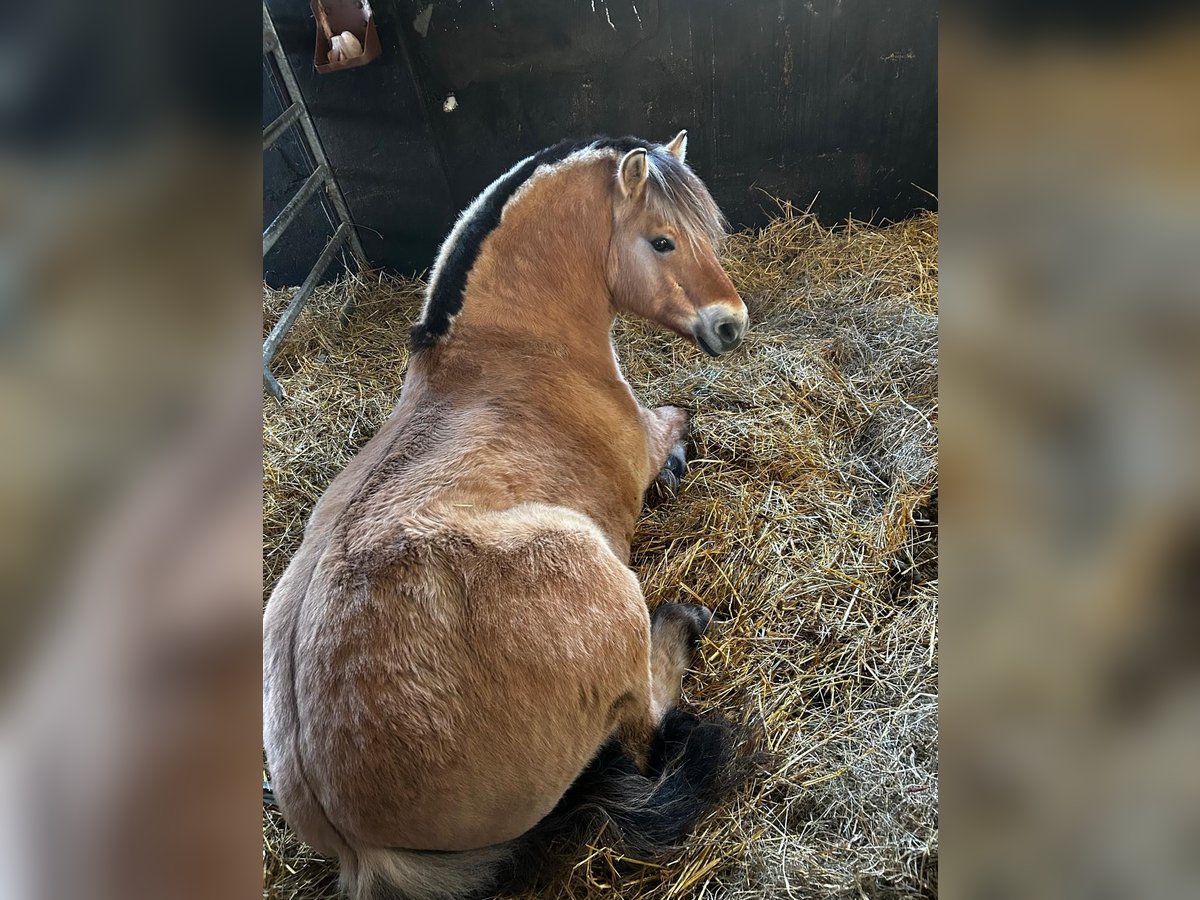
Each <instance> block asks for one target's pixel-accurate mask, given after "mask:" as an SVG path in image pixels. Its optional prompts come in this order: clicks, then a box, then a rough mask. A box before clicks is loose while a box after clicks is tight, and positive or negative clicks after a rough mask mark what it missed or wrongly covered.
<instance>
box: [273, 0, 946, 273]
mask: <svg viewBox="0 0 1200 900" xmlns="http://www.w3.org/2000/svg"><path fill="white" fill-rule="evenodd" d="M269 6H270V7H271V9H272V13H273V15H274V16H275V20H276V25H277V27H278V29H279V31H280V35H281V38H282V40H283V42H284V45H285V47H286V48H287V51H288V56H289V58H290V59H291V61H292V64H293V66H294V67H295V69H296V72H297V76H298V77H299V79H300V82H301V85H302V88H303V90H304V93H305V97H306V99H307V101H308V104H309V108H310V110H311V111H312V113H313V115H314V117H315V118H316V121H317V128H318V130H319V131H320V133H321V135H322V138H323V141H324V143H325V148H326V151H327V153H328V155H329V157H330V160H331V162H332V164H333V166H334V168H335V169H336V171H337V173H338V178H339V180H340V182H341V185H342V189H343V191H344V192H345V194H346V197H347V200H348V202H349V205H350V208H351V211H352V212H353V214H354V216H355V219H356V221H357V222H358V223H359V224H360V225H361V226H362V229H361V235H362V238H363V243H364V245H365V247H366V250H367V254H368V255H369V256H370V257H371V259H372V261H373V262H374V263H377V264H379V265H382V266H385V267H388V268H391V269H395V270H399V271H403V272H409V271H419V270H421V269H424V268H425V267H426V266H428V264H429V263H430V261H431V260H432V258H433V255H434V251H435V250H436V247H437V244H438V242H439V241H440V239H441V237H442V236H443V235H444V234H445V232H446V231H447V229H448V228H449V226H450V224H451V223H452V222H453V219H454V216H455V215H457V213H458V210H460V209H461V208H462V207H463V206H465V205H466V204H467V203H469V202H470V200H471V198H472V197H473V196H474V195H475V194H476V193H477V192H478V191H479V190H480V189H481V188H483V187H484V186H486V185H487V184H488V183H489V182H490V181H491V180H492V179H494V178H495V177H496V176H497V175H499V174H500V173H501V172H503V171H504V170H505V169H507V168H508V167H509V166H510V165H512V163H514V162H516V161H517V160H518V159H520V158H522V157H523V156H526V155H528V154H529V153H532V152H534V151H535V150H538V149H540V148H542V147H544V146H546V145H548V144H551V143H554V142H555V141H558V140H560V139H561V138H563V137H568V136H585V135H589V134H592V133H596V132H604V133H609V134H629V133H632V134H637V135H640V136H643V137H649V138H656V139H659V140H666V139H668V138H670V137H672V136H673V135H674V134H675V132H676V131H677V130H678V129H680V128H687V129H688V132H689V145H688V159H689V161H690V162H691V163H692V164H693V166H694V167H695V168H696V170H697V171H698V172H699V174H700V175H701V177H702V178H704V179H705V181H706V182H707V183H708V185H709V187H710V189H711V190H712V192H713V194H714V196H715V197H716V198H717V200H718V202H719V203H720V204H721V207H722V208H723V209H724V210H725V212H726V214H727V215H728V216H729V217H730V219H732V220H733V222H734V223H735V224H737V225H754V224H757V223H761V222H762V221H763V220H764V219H765V217H766V215H767V213H768V211H769V210H770V209H771V208H772V205H773V204H772V202H771V200H770V199H769V196H768V195H774V196H778V197H782V198H787V199H790V200H793V201H796V202H799V203H801V204H803V205H808V204H809V203H810V202H812V203H813V209H814V211H815V212H816V213H817V214H818V215H819V216H820V217H821V218H822V219H823V220H825V221H830V222H833V221H838V220H842V219H844V218H845V217H846V216H848V215H853V216H855V217H856V218H864V219H865V218H872V217H873V218H875V219H881V218H888V219H899V218H903V217H905V216H907V215H909V214H911V213H912V212H913V211H914V210H917V209H925V208H930V207H931V206H934V205H935V203H936V201H934V200H933V198H932V197H931V193H936V190H937V184H936V182H937V5H936V2H935V0H897V2H893V0H801V2H778V0H777V2H766V0H741V2H738V0H723V2H720V0H691V2H689V0H594V2H593V0H490V2H489V0H461V2H455V0H434V2H432V3H430V2H428V0H376V2H374V4H373V6H374V9H375V12H376V18H377V20H378V23H379V33H380V37H381V40H382V44H383V56H381V57H380V58H379V59H378V60H376V61H375V62H373V63H372V64H370V65H369V66H366V67H364V68H361V69H354V70H350V71H346V72H341V73H336V74H331V75H317V74H316V72H315V71H314V70H313V68H312V52H313V33H314V28H315V25H314V23H313V21H312V16H311V13H310V11H309V7H308V3H307V0H272V2H270V3H269ZM593 8H594V11H593ZM269 94H270V92H269V91H268V90H267V86H266V82H265V79H264V122H265V121H269V119H270V118H272V117H273V116H274V115H275V114H276V113H278V111H279V106H278V104H277V102H276V101H275V98H274V97H272V96H270V95H269ZM450 95H453V96H454V99H455V102H456V104H457V108H456V109H454V110H453V111H452V112H445V111H443V106H444V104H445V101H446V99H447V98H448V97H449V96H450ZM300 152H301V151H300V148H299V146H298V145H297V144H296V143H295V141H294V140H292V141H285V142H283V144H282V146H281V147H280V149H279V150H272V151H271V152H269V153H268V154H267V158H266V159H265V160H264V165H265V172H264V183H265V185H266V209H265V210H264V215H265V216H266V217H267V218H268V219H269V217H270V216H271V215H273V213H274V212H275V211H276V210H277V209H278V208H279V207H280V206H281V205H282V203H283V202H284V201H286V199H287V197H288V196H289V195H290V193H291V192H292V191H294V190H295V188H296V187H297V186H298V185H299V183H300V181H302V180H303V178H304V176H305V175H306V174H307V168H306V166H307V163H306V161H304V160H303V159H302V158H301V156H300ZM326 229H327V226H326V225H325V224H324V219H323V218H322V216H321V213H320V211H319V209H318V208H317V207H316V204H314V205H313V209H312V210H310V211H309V215H308V216H307V217H306V218H305V219H304V220H302V222H301V223H300V225H299V226H298V228H297V231H296V232H295V233H292V232H289V234H288V236H287V237H286V238H285V240H284V241H283V242H281V243H283V244H286V246H284V247H281V248H279V249H277V250H276V251H275V252H273V253H272V256H271V257H270V258H269V259H268V267H267V275H268V280H270V281H272V282H273V283H291V282H295V281H296V280H297V279H298V278H299V277H301V276H303V274H304V272H305V271H306V270H307V266H308V263H309V262H310V261H311V260H312V259H313V258H315V255H316V253H317V252H318V251H319V249H320V246H321V244H322V243H323V240H324V237H325V235H326V234H327V233H328V232H327V230H326Z"/></svg>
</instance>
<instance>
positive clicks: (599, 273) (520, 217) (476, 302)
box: [459, 167, 615, 368]
mask: <svg viewBox="0 0 1200 900" xmlns="http://www.w3.org/2000/svg"><path fill="white" fill-rule="evenodd" d="M579 168H580V171H569V172H563V173H559V174H556V175H552V176H548V177H546V178H544V179H541V180H539V181H538V182H535V183H534V184H532V185H530V187H529V188H528V189H527V190H526V192H525V195H524V196H523V197H521V199H520V200H519V201H518V202H516V203H514V204H512V205H511V206H510V207H509V208H508V209H507V210H506V211H505V214H504V221H503V222H502V223H501V225H500V226H499V227H498V228H497V229H496V230H495V231H493V232H492V233H491V234H490V235H489V236H488V238H487V241H486V243H485V244H484V248H483V251H482V252H481V253H480V255H479V258H478V260H477V261H476V263H475V266H474V267H473V268H472V270H471V275H470V277H469V279H468V282H467V290H466V295H465V297H464V299H463V309H462V313H461V314H460V316H459V323H460V324H461V325H465V326H467V327H468V328H471V329H481V330H489V331H497V332H508V333H514V334H521V335H525V336H528V337H529V338H531V339H534V340H538V341H543V342H548V343H553V344H558V345H561V346H563V347H564V348H565V350H566V351H567V353H568V354H569V355H570V357H571V358H572V359H575V360H578V361H579V363H580V364H586V363H591V364H593V365H598V366H600V367H602V368H607V367H608V365H609V364H612V365H613V366H614V367H615V363H613V357H612V352H611V349H610V344H609V332H610V331H611V329H612V323H613V315H614V311H613V308H612V301H611V296H610V293H609V289H608V279H607V276H606V272H605V265H606V261H607V255H608V246H609V241H610V239H611V236H612V210H611V206H610V201H609V197H608V191H607V186H606V183H605V181H604V180H603V179H602V178H599V179H598V178H596V177H594V175H595V173H592V172H589V171H587V170H586V168H585V167H579Z"/></svg>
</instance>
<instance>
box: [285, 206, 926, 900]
mask: <svg viewBox="0 0 1200 900" xmlns="http://www.w3.org/2000/svg"><path fill="white" fill-rule="evenodd" d="M724 258H725V262H726V265H727V267H728V269H729V272H730V275H731V276H732V277H733V280H734V283H735V284H736V285H737V286H738V288H739V290H740V291H741V293H742V296H743V297H744V298H745V300H746V303H747V305H748V306H749V308H750V315H751V320H752V327H751V332H750V335H749V336H748V338H747V341H746V343H745V345H744V346H743V348H742V349H741V350H739V351H738V352H737V353H736V354H735V355H733V356H732V357H729V358H728V359H723V360H715V361H714V360H710V359H708V358H706V357H704V356H703V355H701V354H700V353H699V352H698V351H696V350H695V349H694V348H692V347H689V346H687V345H686V344H685V343H684V342H683V341H681V340H679V339H677V338H674V337H671V336H669V335H666V334H664V333H662V332H661V331H659V330H657V329H656V328H655V327H654V326H651V325H648V324H645V323H641V322H626V321H622V322H620V323H619V324H618V327H617V330H616V343H617V347H618V350H619V353H620V358H621V362H622V365H623V367H624V371H625V374H626V377H627V378H628V380H629V382H630V384H631V385H632V386H633V388H634V390H635V391H636V392H637V394H638V396H639V397H640V398H641V399H642V401H643V402H644V403H647V404H652V405H653V404H659V403H668V402H674V403H680V404H684V405H688V406H691V407H693V408H694V410H695V418H694V426H695V428H694V440H695V447H694V448H693V451H692V453H691V457H692V458H691V460H690V466H691V469H690V473H689V475H688V477H687V479H686V480H685V483H684V486H683V488H682V490H681V493H680V496H679V497H678V498H676V499H675V500H673V501H670V502H652V503H651V504H649V506H648V509H647V510H646V511H645V512H644V514H643V517H642V521H641V524H640V526H639V530H638V533H637V537H636V539H635V545H634V553H633V565H634V567H635V568H636V570H637V572H638V575H639V576H640V578H641V581H642V585H643V586H644V588H645V592H646V596H647V599H648V600H649V602H650V603H651V605H653V604H656V603H658V602H661V601H666V600H685V601H686V600H695V601H698V602H702V603H704V604H706V605H708V606H710V607H712V608H713V609H714V610H715V611H716V620H715V622H714V627H713V628H712V629H710V631H709V634H708V636H707V637H706V639H705V641H704V643H703V656H704V659H703V661H702V662H701V663H700V664H699V665H698V666H697V672H696V673H695V674H693V675H689V676H688V678H687V679H686V680H685V697H686V702H688V703H690V704H692V705H693V706H694V707H696V708H698V709H699V710H701V711H704V710H717V711H720V712H722V713H724V714H725V715H726V716H728V717H731V718H734V719H739V720H742V721H744V722H747V723H749V724H750V725H751V726H752V727H754V728H755V729H757V731H758V733H759V734H760V735H761V737H760V743H761V748H762V749H764V750H766V751H768V752H769V753H770V754H772V757H773V763H772V765H770V766H769V768H768V770H766V771H763V772H761V773H760V774H759V775H758V776H757V777H755V778H753V779H752V780H751V782H750V783H749V784H748V785H747V787H746V789H745V790H743V791H742V793H741V794H740V795H739V796H738V797H736V798H734V799H733V800H732V801H731V802H730V803H729V804H727V805H726V806H725V807H724V808H722V809H720V810H717V811H716V812H715V813H714V814H713V815H711V816H710V817H709V818H708V819H707V820H706V823H705V824H703V825H702V826H701V827H700V829H699V830H698V832H697V833H696V835H695V836H694V837H693V838H692V839H691V840H689V842H688V843H687V845H686V846H685V847H684V848H682V849H681V850H680V851H679V852H678V853H677V854H676V855H675V856H674V857H673V858H671V859H668V860H659V861H655V862H653V863H650V862H636V861H634V862H630V861H628V860H624V861H622V858H621V857H620V855H619V853H618V852H616V851H614V850H613V849H612V848H610V847H609V846H607V845H606V843H605V841H604V838H603V836H600V838H598V839H597V840H596V841H595V842H594V844H593V846H592V847H591V850H590V852H589V853H588V854H586V855H585V856H584V857H583V858H581V860H580V861H579V863H578V865H576V866H575V867H574V869H572V870H571V871H570V873H569V874H568V875H567V876H566V877H565V878H564V880H562V882H561V883H560V884H559V885H558V886H557V887H556V888H555V889H553V890H550V891H549V892H544V893H543V894H542V895H541V896H542V897H547V898H550V897H553V898H580V900H583V898H587V900H593V898H601V897H605V898H608V897H612V896H614V895H618V896H620V897H623V898H632V897H637V898H647V900H649V898H654V900H668V898H672V900H674V898H692V897H696V898H699V897H711V898H717V897H720V898H776V897H803V898H810V897H811V898H828V897H888V898H892V897H895V898H900V897H929V896H936V894H937V827H938V826H937V758H938V757H937V727H938V726H937V431H936V421H937V358H938V357H937V218H936V216H935V215H933V214H926V215H923V216H920V217H918V218H915V219H912V220H909V221H906V222H902V223H900V224H898V225H893V226H890V227H886V228H877V227H872V226H868V225H863V224H859V223H853V222H852V223H850V224H848V225H846V226H844V227H841V228H838V229H834V230H830V229H826V228H823V227H822V226H821V225H820V224H818V223H817V222H816V221H815V220H814V219H813V218H812V217H810V216H808V215H805V214H802V213H797V212H796V211H795V210H794V209H793V208H792V207H791V206H789V205H787V204H783V205H782V206H781V210H780V215H779V217H778V218H777V219H776V220H774V221H773V222H772V223H771V224H770V225H769V226H768V227H766V228H764V229H763V230H761V231H759V232H755V233H748V232H747V233H740V234H736V235H734V236H733V237H732V238H731V239H730V241H729V243H728V245H727V247H726V248H725V253H724ZM421 288H422V285H421V284H420V283H419V282H417V281H407V280H400V279H394V278H389V277H383V278H381V279H379V280H378V281H377V282H372V283H371V284H369V285H366V284H362V283H357V282H354V281H343V282H339V283H337V284H334V285H329V286H326V287H324V288H321V289H320V290H319V291H318V293H317V295H316V296H315V297H314V299H313V302H312V305H311V307H310V308H309V310H307V311H306V312H305V313H304V314H303V315H302V316H301V317H300V319H299V321H298V322H297V324H296V326H295V328H294V329H293V331H292V333H291V334H290V335H289V337H288V339H287V341H286V342H285V343H284V345H283V347H282V348H281V352H280V355H279V357H278V359H277V361H276V364H275V367H276V371H277V374H278V375H279V377H280V381H281V382H282V384H283V386H284V388H285V390H286V391H287V399H286V401H285V402H284V403H283V404H282V405H280V404H277V403H276V402H275V401H274V400H272V399H270V398H267V399H266V400H265V401H264V407H263V409H264V444H263V452H264V457H265V466H264V468H265V472H264V482H265V483H264V515H265V524H264V535H263V538H264V547H263V558H264V578H265V587H266V589H267V590H268V591H269V590H270V588H271V586H272V585H274V583H275V580H276V578H278V576H279V574H280V573H281V572H282V569H283V566H284V565H285V564H286V562H287V560H288V559H289V558H290V556H291V554H292V552H293V551H294V550H295V548H296V546H297V544H298V543H299V541H300V538H301V535H302V531H303V524H304V521H305V518H306V516H307V514H308V512H309V510H310V509H311V507H312V505H313V503H314V502H315V501H316V499H317V498H318V497H319V496H320V494H321V491H322V490H323V489H324V487H325V485H326V484H328V482H329V480H330V479H331V478H332V477H333V476H334V475H335V474H336V473H337V472H338V471H339V470H340V469H341V468H342V467H343V466H344V465H345V464H346V462H347V461H348V460H349V459H350V457H351V456H352V455H353V454H354V453H355V452H356V451H357V449H358V448H359V447H361V446H362V444H363V443H365V442H366V440H367V439H368V438H369V437H370V436H371V434H372V433H373V432H374V430H375V428H376V427H377V426H378V424H379V423H380V421H381V420H382V419H383V418H384V417H385V416H386V414H387V413H388V412H389V411H390V409H391V406H392V404H393V403H394V401H395V398H396V396H397V395H398V393H399V388H400V383H401V380H402V376H403V372H404V367H405V361H406V350H405V342H406V338H407V333H408V325H409V323H410V322H411V320H412V317H413V315H414V313H415V311H416V310H417V309H418V308H419V304H420V292H421ZM348 292H349V293H350V294H352V295H353V296H354V297H355V300H356V303H357V312H356V313H355V315H354V316H353V318H352V319H351V321H350V322H349V323H348V324H347V325H344V326H343V325H341V324H339V321H338V315H337V313H338V310H339V308H340V307H341V304H342V303H343V301H344V300H345V298H346V297H347V294H348ZM288 297H289V292H282V291H269V290H268V291H266V293H265V298H264V303H265V309H266V318H267V320H268V324H269V323H270V321H272V320H273V319H274V318H275V317H276V316H277V315H278V314H279V312H280V310H281V309H282V307H283V305H284V304H285V303H286V302H287V299H288ZM263 840H264V844H265V854H264V871H263V875H264V896H266V897H268V898H272V900H275V898H278V900H283V898H289V900H290V898H296V900H300V898H303V900H319V898H326V897H334V896H336V877H335V875H334V872H335V867H334V865H333V863H331V862H329V861H326V860H323V859H321V858H320V857H318V856H316V854H314V853H313V852H312V851H310V850H309V849H308V848H306V847H304V846H303V845H302V844H301V843H300V842H299V841H298V840H297V839H296V838H295V836H294V835H293V834H292V833H291V832H290V831H289V830H288V829H287V828H286V826H285V825H284V824H283V823H282V820H281V819H280V818H279V817H278V815H277V814H274V813H268V814H267V815H266V816H265V819H264V825H263ZM622 862H623V863H624V864H623V865H620V866H618V864H621V863H622Z"/></svg>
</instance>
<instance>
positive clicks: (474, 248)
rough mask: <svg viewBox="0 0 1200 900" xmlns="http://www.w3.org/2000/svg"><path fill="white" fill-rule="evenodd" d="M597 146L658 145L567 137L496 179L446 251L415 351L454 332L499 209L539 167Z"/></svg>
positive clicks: (632, 147) (416, 330) (625, 149)
mask: <svg viewBox="0 0 1200 900" xmlns="http://www.w3.org/2000/svg"><path fill="white" fill-rule="evenodd" d="M589 147H594V148H595V149H598V150H607V149H612V150H616V151H618V152H620V153H622V154H625V153H628V152H629V151H630V150H636V149H638V148H641V149H643V150H653V149H654V147H655V145H654V144H651V143H650V142H649V141H644V140H642V139H641V138H635V137H623V138H610V137H595V138H589V139H587V140H582V141H580V140H566V141H561V142H560V143H557V144H555V145H554V146H553V147H547V148H546V149H545V150H542V151H540V152H538V153H536V154H534V155H533V156H531V157H529V159H527V160H525V162H523V163H521V165H519V166H517V167H516V168H515V169H513V170H512V171H510V172H509V173H508V174H507V175H505V176H504V177H503V178H501V179H500V180H499V181H496V182H495V183H494V184H493V185H492V188H491V191H490V193H489V194H488V196H487V197H486V199H485V200H484V202H483V203H481V204H480V205H479V207H478V208H477V209H476V210H475V212H474V213H473V214H472V215H471V218H470V219H469V220H467V221H465V222H463V223H462V230H461V231H460V232H459V235H458V240H457V241H456V242H455V244H454V246H453V247H451V248H450V252H449V253H447V254H446V258H445V260H444V261H443V263H442V266H441V268H439V269H438V271H437V272H436V273H435V274H436V279H437V280H436V281H435V283H434V285H433V289H432V292H431V293H430V297H429V302H428V304H427V306H426V309H425V315H424V316H423V317H422V319H421V321H419V322H418V323H417V324H416V325H415V326H413V330H412V337H411V339H410V342H409V343H410V346H411V347H412V349H413V350H414V351H416V350H424V349H426V348H428V347H432V346H433V345H434V344H436V343H437V342H438V341H439V340H440V339H441V338H443V337H444V336H445V335H446V334H447V333H448V332H449V331H450V323H451V321H453V319H454V317H455V316H456V315H458V314H459V312H461V311H462V305H463V294H464V293H465V292H466V289H467V276H468V275H470V273H471V269H472V268H474V266H475V261H476V260H477V259H479V251H480V248H482V247H483V241H484V239H485V238H486V237H487V236H488V235H489V234H490V233H491V232H492V230H493V229H495V228H496V226H497V225H499V224H500V213H501V211H503V209H504V205H505V204H506V203H508V201H509V199H510V198H511V197H512V195H513V194H515V193H516V192H517V189H518V188H520V187H521V185H523V184H524V183H525V182H526V181H528V180H529V179H530V178H531V177H532V176H533V173H534V172H535V171H536V170H537V168H538V167H539V166H544V165H550V164H553V163H558V162H562V161H563V160H564V159H566V158H567V157H568V156H570V155H571V154H573V153H578V152H579V151H580V150H586V149H588V148H589Z"/></svg>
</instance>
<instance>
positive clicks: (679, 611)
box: [650, 603, 712, 649]
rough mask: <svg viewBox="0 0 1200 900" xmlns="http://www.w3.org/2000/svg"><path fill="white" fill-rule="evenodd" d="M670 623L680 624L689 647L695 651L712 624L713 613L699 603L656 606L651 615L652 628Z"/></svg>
mask: <svg viewBox="0 0 1200 900" xmlns="http://www.w3.org/2000/svg"><path fill="white" fill-rule="evenodd" d="M668 621H673V622H677V623H678V624H679V626H680V627H681V628H682V630H683V633H684V636H685V637H686V639H687V643H688V646H689V647H691V648H692V649H695V648H696V645H697V644H699V643H700V638H701V636H702V635H703V634H704V632H706V631H708V626H709V623H710V622H712V612H711V610H709V609H708V608H707V607H705V606H701V605H700V604H699V603H663V604H661V605H659V606H656V607H655V608H654V612H653V613H651V614H650V623H651V627H652V628H653V627H654V625H655V624H656V623H659V622H668Z"/></svg>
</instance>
